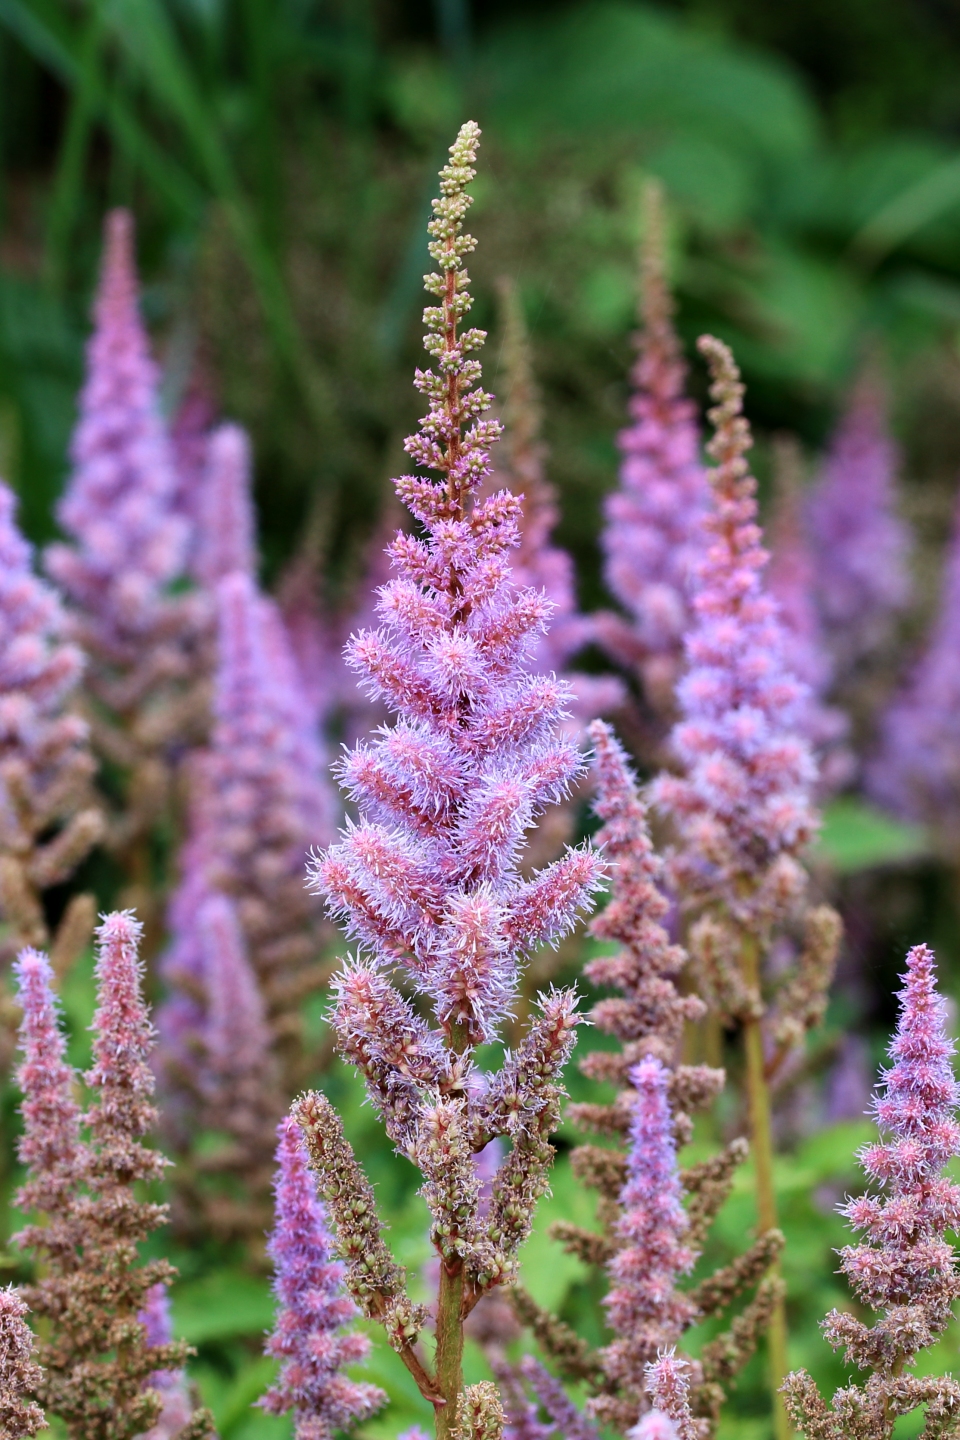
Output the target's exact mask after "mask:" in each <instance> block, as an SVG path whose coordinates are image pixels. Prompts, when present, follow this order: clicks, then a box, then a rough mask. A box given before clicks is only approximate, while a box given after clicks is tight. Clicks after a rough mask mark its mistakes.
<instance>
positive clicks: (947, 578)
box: [868, 506, 960, 856]
mask: <svg viewBox="0 0 960 1440" xmlns="http://www.w3.org/2000/svg"><path fill="white" fill-rule="evenodd" d="M958 650H960V506H958V508H957V513H956V519H955V521H954V531H953V538H952V542H951V546H950V552H949V554H948V557H947V566H946V573H945V575H944V580H943V587H942V593H941V599H940V609H939V612H938V615H937V618H936V621H935V622H934V627H933V632H932V634H931V636H930V639H929V641H928V644H927V648H926V651H925V653H924V654H923V655H922V656H921V658H920V661H919V663H918V664H917V666H916V669H915V670H914V673H913V675H912V676H911V677H910V679H909V681H908V683H907V685H906V687H905V689H904V691H903V693H902V694H901V695H900V696H899V697H898V698H897V699H896V700H895V701H894V702H893V704H892V705H891V707H890V709H889V711H888V713H887V715H886V716H885V717H884V721H883V731H882V743H881V749H880V754H879V756H878V757H877V759H876V760H875V762H874V763H873V765H872V766H871V767H870V771H869V773H868V780H869V784H870V788H871V790H872V792H873V794H874V795H875V796H876V798H877V799H878V800H880V801H882V802H883V803H884V804H887V805H889V806H891V808H893V809H894V810H895V811H897V812H898V813H899V814H901V815H904V816H906V817H908V818H910V819H913V820H922V821H925V822H926V823H928V824H929V825H930V826H931V827H932V828H933V830H934V832H935V834H936V835H937V837H938V839H939V841H940V843H941V844H942V846H943V848H944V850H945V851H946V852H947V853H948V854H950V855H951V856H953V855H956V854H957V853H958V850H960V665H958V664H957V654H958Z"/></svg>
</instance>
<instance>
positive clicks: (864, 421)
mask: <svg viewBox="0 0 960 1440" xmlns="http://www.w3.org/2000/svg"><path fill="white" fill-rule="evenodd" d="M896 466H897V454H896V449H895V447H894V444H893V441H892V440H891V438H890V434H889V431H888V429H887V419H886V407H885V399H884V394H883V388H882V386H881V384H880V383H879V381H878V378H877V376H876V374H875V373H873V372H872V371H870V370H868V371H866V372H865V373H864V374H863V375H862V376H861V377H860V379H859V380H858V382H857V384H856V385H855V386H854V388H853V391H852V393H851V395H850V399H849V403H848V406H847V410H846V412H845V414H844V415H843V417H842V419H841V421H840V425H839V427H838V429H837V432H836V435H835V437H834V440H833V444H832V447H831V450H830V453H829V455H828V457H827V460H826V462H825V464H824V467H823V471H822V473H821V476H820V479H819V481H818V482H817V485H816V487H815V489H814V491H813V493H812V494H811V496H810V505H809V522H810V533H811V536H812V540H813V545H814V548H815V550H816V554H817V559H818V565H817V580H818V584H817V600H818V603H819V606H820V614H821V617H822V622H823V630H824V635H825V638H826V641H827V645H828V647H829V649H830V651H831V652H832V654H833V657H834V662H835V664H836V670H837V673H836V681H837V683H838V685H840V686H841V687H842V686H843V685H844V683H845V682H846V681H847V680H848V679H849V676H850V673H851V671H852V670H853V669H854V668H855V667H856V666H858V665H859V664H860V663H861V662H862V661H864V660H866V659H869V658H870V657H871V656H873V655H875V653H876V652H877V650H879V649H880V648H881V647H882V646H883V644H884V642H885V641H886V640H887V638H888V636H889V634H890V630H891V626H892V623H893V621H894V620H895V618H896V616H897V615H898V614H899V613H900V612H901V611H902V610H903V609H904V608H905V606H906V604H907V601H908V600H909V597H910V577H909V571H908V559H909V553H910V538H909V532H908V530H907V527H906V525H905V524H904V522H903V521H902V520H901V519H900V517H899V516H898V515H897V513H896V493H895V488H894V487H895V475H896Z"/></svg>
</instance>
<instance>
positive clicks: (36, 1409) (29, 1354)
mask: <svg viewBox="0 0 960 1440" xmlns="http://www.w3.org/2000/svg"><path fill="white" fill-rule="evenodd" d="M26 1315H27V1307H26V1305H25V1304H24V1302H23V1300H22V1299H21V1297H20V1296H19V1295H18V1294H17V1292H16V1291H15V1290H14V1289H13V1287H12V1286H8V1287H7V1288H6V1289H2V1290H0V1435H2V1436H3V1437H4V1440H23V1437H26V1436H30V1435H36V1433H37V1431H38V1430H43V1429H45V1428H46V1423H47V1422H46V1418H45V1416H44V1413H43V1411H42V1410H41V1408H40V1406H39V1405H38V1404H37V1402H36V1401H35V1400H31V1399H30V1398H29V1397H30V1396H31V1395H32V1394H34V1393H35V1392H36V1391H37V1389H38V1388H39V1386H40V1385H41V1384H42V1381H43V1372H42V1370H41V1369H40V1367H39V1365H38V1364H37V1363H36V1361H35V1360H34V1358H33V1345H34V1341H33V1334H32V1332H31V1330H30V1326H29V1325H28V1324H27V1320H26Z"/></svg>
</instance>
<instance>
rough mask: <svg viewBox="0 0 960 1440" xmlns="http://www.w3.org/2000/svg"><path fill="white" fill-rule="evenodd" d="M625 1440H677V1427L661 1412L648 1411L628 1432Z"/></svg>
mask: <svg viewBox="0 0 960 1440" xmlns="http://www.w3.org/2000/svg"><path fill="white" fill-rule="evenodd" d="M627 1440H679V1437H678V1435H677V1427H676V1425H674V1423H673V1421H672V1420H671V1419H670V1416H669V1415H664V1413H663V1411H662V1410H648V1411H647V1413H646V1415H643V1416H641V1418H640V1419H639V1420H638V1421H637V1423H636V1425H634V1426H633V1427H632V1428H631V1429H630V1430H628V1431H627Z"/></svg>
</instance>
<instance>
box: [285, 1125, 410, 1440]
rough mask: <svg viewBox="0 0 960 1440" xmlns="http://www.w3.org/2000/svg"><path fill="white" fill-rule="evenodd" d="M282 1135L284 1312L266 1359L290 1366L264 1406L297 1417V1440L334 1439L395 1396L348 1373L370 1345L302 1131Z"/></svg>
mask: <svg viewBox="0 0 960 1440" xmlns="http://www.w3.org/2000/svg"><path fill="white" fill-rule="evenodd" d="M277 1133H278V1135H279V1144H278V1146H277V1175H276V1181H275V1194H276V1223H275V1226H274V1231H273V1234H272V1236H271V1238H270V1242H269V1246H268V1249H269V1252H270V1257H271V1259H272V1260H273V1264H274V1270H275V1279H274V1284H273V1289H274V1294H275V1296H276V1299H277V1305H278V1311H277V1320H276V1325H275V1327H274V1331H273V1334H272V1335H271V1336H270V1338H269V1340H268V1341H267V1344H266V1353H267V1354H268V1355H273V1356H276V1357H277V1358H278V1359H279V1360H280V1361H281V1362H282V1364H281V1370H280V1377H279V1380H278V1382H277V1384H276V1385H275V1386H273V1388H272V1389H270V1390H269V1391H268V1392H267V1394H266V1395H265V1396H264V1397H263V1399H262V1400H261V1401H260V1405H261V1406H262V1408H263V1409H264V1410H267V1411H269V1412H270V1413H271V1414H274V1415H283V1414H285V1413H286V1412H287V1411H290V1410H292V1411H293V1412H294V1419H295V1425H296V1436H297V1440H332V1437H333V1435H334V1434H335V1433H336V1432H337V1431H339V1430H348V1429H350V1428H351V1427H352V1426H353V1425H356V1424H358V1423H359V1422H360V1421H361V1420H365V1419H366V1418H367V1417H368V1416H370V1415H372V1414H374V1413H375V1411H377V1410H379V1408H380V1407H381V1405H383V1404H385V1403H386V1398H387V1397H386V1395H385V1394H384V1393H383V1391H382V1390H379V1389H377V1387H376V1386H375V1385H366V1384H361V1383H359V1382H357V1381H353V1380H350V1379H348V1377H347V1376H346V1375H345V1374H344V1373H343V1370H344V1367H345V1366H347V1365H353V1364H356V1363H357V1362H358V1361H361V1360H363V1359H365V1358H366V1355H367V1352H368V1350H369V1341H368V1340H367V1338H366V1336H365V1335H361V1334H359V1333H358V1332H356V1331H351V1330H349V1329H347V1328H346V1327H347V1324H348V1322H349V1321H350V1320H352V1319H353V1318H354V1316H355V1315H356V1314H357V1310H356V1306H355V1305H354V1303H353V1301H352V1300H351V1299H350V1298H349V1296H348V1295H347V1294H346V1291H345V1290H344V1286H343V1266H342V1265H341V1264H340V1263H339V1262H338V1261H337V1260H336V1259H335V1258H334V1247H333V1241H332V1240H331V1237H330V1232H329V1229H328V1226H327V1217H326V1212H325V1210H324V1207H323V1204H322V1202H321V1201H320V1200H318V1199H317V1197H316V1193H315V1186H314V1183H313V1179H312V1177H311V1174H310V1171H309V1169H308V1167H307V1160H306V1155H305V1152H304V1148H303V1140H302V1137H301V1134H300V1129H299V1127H298V1125H297V1123H296V1121H294V1120H292V1119H290V1118H289V1117H288V1118H287V1119H285V1120H283V1121H282V1122H281V1124H280V1126H279V1129H278V1132H277Z"/></svg>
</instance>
